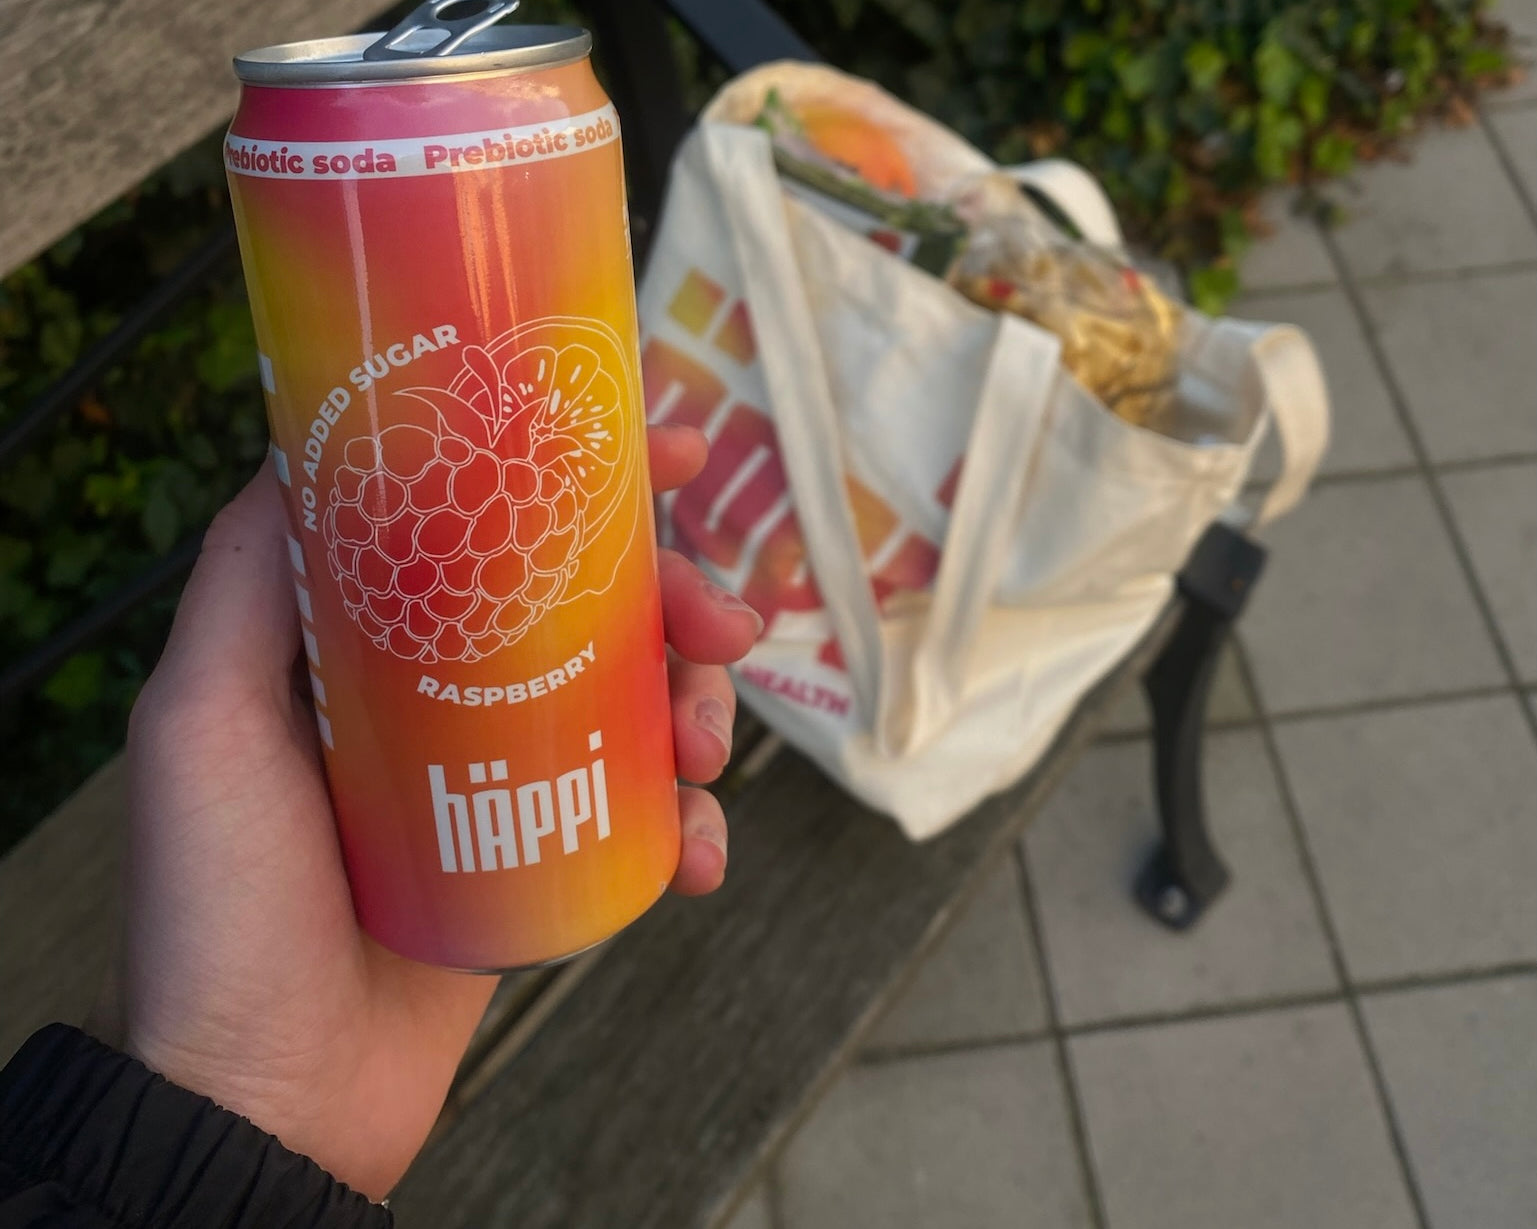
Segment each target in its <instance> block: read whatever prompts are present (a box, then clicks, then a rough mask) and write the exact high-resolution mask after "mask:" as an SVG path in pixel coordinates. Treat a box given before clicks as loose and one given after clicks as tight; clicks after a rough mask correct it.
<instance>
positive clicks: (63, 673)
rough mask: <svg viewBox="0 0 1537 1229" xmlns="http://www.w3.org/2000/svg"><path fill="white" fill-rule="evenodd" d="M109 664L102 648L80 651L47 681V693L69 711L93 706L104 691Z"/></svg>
mask: <svg viewBox="0 0 1537 1229" xmlns="http://www.w3.org/2000/svg"><path fill="white" fill-rule="evenodd" d="M106 666H107V662H106V659H105V658H104V657H103V656H102V655H101V653H99V652H90V653H76V654H75V655H74V656H73V657H71V658H68V659H67V660H66V661H65V662H64V664H63V665H62V666H60V667H59V668H58V669H57V670H55V671H54V672H53V674H52V676H51V677H50V678H49V679H48V681H47V682H46V683H44V684H43V687H42V694H43V697H44V698H45V699H47V700H51V701H52V702H53V703H55V704H57V705H58V706H59V707H60V708H62V709H63V710H64V711H65V712H69V713H78V712H80V711H82V710H83V709H87V708H90V707H91V705H93V704H95V703H96V701H97V699H98V698H99V697H100V695H101V692H102V683H103V681H104V680H105V677H106V673H107V671H106Z"/></svg>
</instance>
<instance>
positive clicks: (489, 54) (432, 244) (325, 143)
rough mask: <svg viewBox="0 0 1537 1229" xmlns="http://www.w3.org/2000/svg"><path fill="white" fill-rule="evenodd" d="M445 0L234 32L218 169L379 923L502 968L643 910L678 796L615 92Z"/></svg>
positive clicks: (342, 803) (520, 35) (567, 41)
mask: <svg viewBox="0 0 1537 1229" xmlns="http://www.w3.org/2000/svg"><path fill="white" fill-rule="evenodd" d="M443 7H444V5H443V3H442V0H438V2H437V3H433V4H427V5H424V6H423V7H422V9H420V10H418V12H417V13H414V14H412V17H411V18H408V19H407V21H406V22H404V23H402V25H401V26H399V27H397V28H396V30H394V31H392V32H391V33H390V35H388V36H386V37H384V38H383V39H379V38H378V37H377V36H374V35H361V36H356V37H347V38H335V39H324V40H319V41H315V42H309V43H297V44H291V45H287V46H281V47H270V48H265V49H262V50H259V51H254V52H251V53H249V54H247V55H244V56H241V57H239V58H237V60H236V61H235V65H236V70H237V72H238V74H239V76H240V78H241V80H242V82H243V91H242V95H241V102H240V108H239V110H238V112H237V113H236V115H235V118H234V120H233V122H232V123H231V126H230V131H229V135H228V137H227V139H226V143H225V163H226V167H227V169H228V172H229V179H230V185H231V191H232V195H233V199H234V208H235V218H236V223H237V226H238V229H239V233H240V250H241V256H242V258H243V261H244V264H245V274H246V282H247V286H248V288H249V291H250V297H251V309H252V313H253V315H254V317H255V322H256V336H257V342H258V345H259V347H260V350H261V360H260V361H261V375H262V383H263V386H264V388H265V390H266V395H267V405H268V410H269V419H270V422H271V428H272V437H273V447H274V451H275V457H276V462H277V470H278V475H279V478H280V480H281V481H282V483H283V484H284V487H285V490H284V495H285V498H286V500H287V506H288V511H289V515H290V520H291V532H292V541H291V543H290V545H291V548H292V549H291V555H292V562H293V571H294V584H295V587H296V590H297V593H298V602H299V611H300V615H301V617H302V620H303V627H304V643H305V649H306V652H307V654H308V657H309V666H310V672H311V685H312V687H313V690H314V695H315V707H316V713H317V717H318V721H319V727H320V735H321V741H322V742H323V744H324V747H325V759H326V768H327V773H328V776H329V779H330V786H331V797H332V801H333V804H334V807H335V811H336V816H337V822H338V827H339V831H340V836H341V843H342V849H343V853H344V855H345V859H346V864H347V872H348V877H349V879H350V882H351V885H352V894H353V900H354V903H355V906H356V909H357V914H358V918H359V921H360V922H361V923H362V925H363V926H364V928H365V929H366V930H367V931H368V932H369V933H370V934H372V935H373V936H374V937H375V938H377V939H378V940H379V941H380V942H381V943H384V944H385V945H386V946H388V947H390V948H392V949H393V950H395V951H397V952H400V953H402V954H403V955H406V956H410V957H413V958H415V959H418V960H424V961H429V962H431V963H434V964H442V965H448V966H451V967H455V968H461V969H487V970H489V969H505V968H512V967H517V966H526V965H533V964H539V963H543V962H546V961H550V960H556V959H560V958H562V957H565V956H569V955H571V954H573V953H575V952H578V951H581V950H582V949H583V948H586V947H589V946H591V945H592V944H594V943H597V942H599V941H601V940H602V939H604V938H607V937H608V936H609V935H611V934H613V933H614V932H615V931H617V930H618V929H620V928H621V927H622V926H624V925H625V924H626V923H628V922H630V921H632V920H633V919H634V918H636V917H637V916H639V915H640V914H641V913H642V912H644V911H645V909H646V908H647V907H648V906H649V905H651V904H652V902H654V901H655V900H656V898H657V897H658V896H659V895H660V894H661V892H662V891H663V889H664V888H665V886H666V884H667V882H668V880H669V879H670V878H671V877H672V874H673V871H674V869H675V867H676V864H677V860H678V845H679V836H678V818H677V791H676V786H675V782H674V777H673V751H672V735H671V725H670V717H669V708H668V701H667V691H666V662H665V657H664V651H663V645H662V616H661V606H660V600H659V596H658V591H657V577H656V557H655V546H654V536H653V527H652V523H651V505H650V493H649V486H648V482H647V474H646V449H645V437H644V421H643V410H642V403H641V393H640V381H639V370H638V356H637V345H636V322H635V298H634V287H633V283H632V280H631V268H630V255H629V242H628V233H627V229H626V222H625V205H624V181H623V173H622V169H621V159H620V150H619V141H618V136H619V133H618V126H617V122H616V120H615V117H614V111H613V107H612V106H611V105H610V103H609V101H608V99H607V98H606V97H605V95H604V93H603V91H602V88H601V87H600V86H599V85H598V83H597V80H596V78H595V77H594V76H593V73H592V68H591V65H590V64H589V62H588V59H587V52H588V48H589V45H590V40H589V38H588V36H587V34H586V33H584V32H583V31H580V30H576V29H568V28H563V27H533V26H521V27H519V26H494V27H492V26H488V25H487V22H488V21H489V20H492V19H494V18H495V17H496V16H498V15H500V12H501V11H503V10H505V9H506V8H508V7H510V6H508V5H505V4H503V5H493V6H491V8H490V10H489V11H488V12H487V13H486V14H485V15H484V16H483V17H482V18H480V19H479V20H477V21H462V22H438V21H436V20H434V18H433V13H434V12H435V11H436V10H438V9H441V8H443ZM434 39H437V40H438V41H437V42H436V43H433V40H434ZM421 47H427V50H426V52H425V53H424V52H423V51H421V50H419V48H421Z"/></svg>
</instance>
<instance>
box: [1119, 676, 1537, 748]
mask: <svg viewBox="0 0 1537 1229" xmlns="http://www.w3.org/2000/svg"><path fill="white" fill-rule="evenodd" d="M1534 688H1537V682H1531V683H1517V684H1515V685H1514V686H1512V685H1511V684H1510V683H1490V684H1488V685H1487V686H1484V687H1457V688H1453V689H1450V690H1447V691H1432V692H1419V693H1416V694H1414V695H1407V696H1379V697H1374V698H1372V699H1370V700H1349V701H1345V702H1343V703H1339V704H1317V705H1310V706H1308V707H1306V708H1290V709H1283V710H1282V711H1280V712H1270V713H1268V714H1267V715H1268V717H1269V720H1270V723H1271V724H1272V725H1278V726H1284V725H1292V724H1295V723H1296V722H1299V721H1317V720H1319V719H1321V718H1328V717H1360V716H1366V715H1368V714H1371V713H1390V712H1395V711H1397V710H1398V709H1405V708H1424V707H1426V706H1428V705H1432V704H1456V703H1458V702H1460V701H1464V700H1497V699H1499V698H1500V697H1501V696H1512V695H1513V696H1515V698H1516V699H1517V700H1518V701H1520V702H1521V703H1523V704H1524V703H1525V702H1526V695H1527V693H1528V692H1529V691H1532V690H1533V689H1534ZM1252 702H1253V703H1254V705H1255V709H1256V715H1254V716H1251V717H1224V718H1222V719H1221V720H1220V721H1208V722H1207V723H1206V727H1205V728H1206V732H1207V733H1210V734H1221V733H1231V732H1234V731H1238V730H1253V729H1256V728H1257V727H1258V726H1259V724H1260V717H1259V716H1258V707H1259V698H1258V696H1254V697H1252ZM1152 736H1153V729H1152V726H1151V725H1148V726H1144V727H1142V728H1141V729H1136V730H1110V731H1107V732H1106V733H1104V734H1101V735H1100V736H1099V738H1098V739H1096V740H1095V745H1096V746H1103V747H1116V746H1124V745H1125V744H1127V743H1135V742H1143V741H1145V740H1147V739H1150V738H1152Z"/></svg>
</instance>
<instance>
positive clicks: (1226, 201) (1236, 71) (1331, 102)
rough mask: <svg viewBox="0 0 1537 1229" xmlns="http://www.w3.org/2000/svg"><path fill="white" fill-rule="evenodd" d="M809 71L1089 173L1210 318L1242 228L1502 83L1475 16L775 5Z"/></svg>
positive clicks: (1410, 2) (1201, 4) (1494, 38)
mask: <svg viewBox="0 0 1537 1229" xmlns="http://www.w3.org/2000/svg"><path fill="white" fill-rule="evenodd" d="M776 7H777V8H778V9H779V10H780V11H781V12H782V13H783V14H784V15H785V17H786V18H787V19H788V20H789V22H790V24H791V25H792V26H794V27H795V28H796V29H797V30H799V31H801V32H802V33H803V34H804V35H805V36H806V37H807V39H808V40H809V41H810V42H811V43H812V45H813V46H815V47H816V48H817V49H818V50H819V51H821V52H822V53H823V54H824V55H825V56H826V57H827V59H828V60H829V61H830V62H832V63H834V64H837V65H839V66H840V67H844V68H847V69H849V70H850V71H852V72H855V73H859V74H861V75H863V76H867V77H872V78H874V79H876V80H878V81H880V82H881V83H882V84H883V85H885V86H886V87H887V88H888V89H890V90H892V91H893V92H894V93H897V94H898V95H900V96H902V97H905V98H907V99H909V100H911V101H912V102H913V103H914V104H915V105H917V106H919V107H921V108H922V109H924V110H926V111H929V112H931V113H932V114H934V115H935V116H937V117H938V118H940V119H942V120H943V121H945V122H946V123H948V124H950V125H951V126H952V127H954V128H956V129H957V130H958V131H960V132H961V133H962V134H964V135H965V136H966V137H968V138H969V139H971V140H972V141H973V142H974V143H976V144H977V145H978V146H980V147H981V148H982V149H984V150H986V151H988V152H989V153H992V154H993V155H994V156H996V157H998V158H999V159H1000V160H1001V161H1006V162H1007V161H1023V160H1025V159H1027V158H1031V157H1042V156H1047V155H1051V154H1061V155H1063V156H1066V157H1070V158H1075V159H1077V160H1078V161H1080V162H1083V163H1084V164H1085V165H1087V166H1089V167H1091V168H1093V170H1094V171H1095V172H1096V174H1098V175H1099V176H1100V177H1101V178H1102V179H1103V180H1104V182H1105V184H1106V186H1107V187H1108V189H1109V190H1110V193H1111V195H1112V197H1114V199H1115V201H1116V204H1117V206H1118V207H1119V209H1120V211H1121V214H1122V219H1123V221H1125V222H1126V223H1127V225H1128V227H1129V229H1130V230H1131V231H1132V232H1133V234H1134V235H1135V236H1136V237H1137V238H1138V239H1140V240H1141V241H1143V242H1145V243H1148V244H1150V245H1152V246H1153V247H1154V248H1156V249H1157V250H1159V251H1160V252H1161V253H1162V254H1163V255H1165V256H1168V257H1170V258H1172V259H1174V260H1176V261H1178V262H1180V263H1181V264H1182V265H1184V266H1185V267H1186V268H1187V269H1189V270H1191V272H1192V277H1191V287H1192V293H1193V294H1194V296H1195V297H1196V299H1197V300H1198V301H1199V302H1201V303H1203V304H1205V305H1207V306H1210V307H1220V306H1221V304H1222V303H1223V302H1225V301H1226V299H1227V298H1228V297H1230V296H1231V295H1232V293H1233V292H1234V291H1235V290H1236V289H1237V279H1236V277H1234V276H1233V273H1232V268H1231V266H1232V262H1233V260H1234V258H1235V257H1236V255H1237V253H1238V250H1239V248H1240V247H1241V245H1242V244H1243V243H1244V242H1245V241H1246V239H1247V236H1248V231H1249V227H1248V226H1247V225H1246V224H1244V219H1245V217H1246V211H1247V210H1248V207H1249V206H1250V205H1251V203H1252V201H1253V199H1254V197H1255V195H1256V193H1257V192H1258V191H1259V190H1260V189H1261V188H1263V187H1264V186H1266V185H1267V184H1271V183H1277V182H1296V183H1310V182H1312V181H1315V180H1317V179H1319V178H1321V177H1328V176H1333V175H1340V174H1343V173H1345V172H1346V171H1348V170H1350V168H1351V167H1352V166H1353V165H1354V164H1355V162H1356V160H1357V159H1358V158H1359V157H1363V156H1371V155H1373V154H1375V153H1376V152H1377V151H1378V150H1379V149H1380V148H1381V147H1382V146H1383V145H1384V144H1385V142H1387V141H1388V140H1390V139H1392V138H1393V137H1395V136H1397V135H1398V134H1400V133H1401V132H1402V131H1403V130H1404V129H1405V126H1406V125H1408V124H1410V123H1412V121H1413V120H1414V118H1415V117H1416V116H1418V115H1419V114H1421V113H1423V112H1424V111H1426V110H1427V109H1429V108H1432V107H1438V106H1444V105H1446V104H1448V103H1453V102H1455V101H1456V100H1457V99H1460V98H1463V97H1465V95H1466V94H1467V93H1468V92H1470V91H1471V90H1472V89H1473V88H1474V87H1476V86H1477V85H1479V84H1481V83H1484V82H1486V81H1488V80H1491V79H1497V78H1498V77H1499V76H1500V75H1501V74H1503V73H1504V72H1506V71H1507V69H1508V67H1509V65H1508V61H1507V58H1506V55H1505V52H1504V47H1503V35H1502V34H1501V33H1500V32H1499V31H1497V30H1496V29H1494V28H1493V27H1492V26H1491V25H1490V24H1489V23H1488V22H1487V21H1486V20H1485V18H1484V17H1483V11H1484V9H1485V8H1486V7H1487V6H1486V5H1485V4H1484V3H1483V0H1177V2H1176V0H949V2H945V3H941V2H940V0H840V3H838V4H836V5H834V6H832V7H831V9H829V7H828V6H826V5H825V4H824V3H823V0H777V3H776Z"/></svg>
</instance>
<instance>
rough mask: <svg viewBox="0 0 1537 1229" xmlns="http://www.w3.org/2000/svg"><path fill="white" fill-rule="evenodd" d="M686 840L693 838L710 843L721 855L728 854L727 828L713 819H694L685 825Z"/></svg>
mask: <svg viewBox="0 0 1537 1229" xmlns="http://www.w3.org/2000/svg"><path fill="white" fill-rule="evenodd" d="M683 835H684V837H685V839H687V838H692V839H694V840H697V841H708V842H709V843H710V844H711V845H714V846H715V848H716V849H718V850H720V851H721V853H725V852H726V827H725V825H724V824H718V823H715V822H714V820H712V819H699V818H694V819H690V820H688V821H686V822H685V823H684V825H683Z"/></svg>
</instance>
